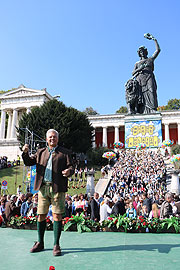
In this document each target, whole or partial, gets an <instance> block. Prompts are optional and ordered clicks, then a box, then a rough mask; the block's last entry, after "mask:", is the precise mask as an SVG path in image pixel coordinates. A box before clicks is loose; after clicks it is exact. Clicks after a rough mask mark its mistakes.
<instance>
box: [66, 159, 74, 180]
mask: <svg viewBox="0 0 180 270" xmlns="http://www.w3.org/2000/svg"><path fill="white" fill-rule="evenodd" d="M67 169H69V172H70V175H69V176H71V175H73V174H74V166H73V162H72V158H71V156H70V155H67Z"/></svg>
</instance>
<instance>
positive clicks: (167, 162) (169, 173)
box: [164, 157, 174, 191]
mask: <svg viewBox="0 0 180 270" xmlns="http://www.w3.org/2000/svg"><path fill="white" fill-rule="evenodd" d="M164 163H165V165H166V169H167V176H166V184H167V191H170V189H171V177H172V171H173V170H174V165H173V164H172V163H171V162H170V158H169V157H165V158H164Z"/></svg>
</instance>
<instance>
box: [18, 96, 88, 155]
mask: <svg viewBox="0 0 180 270" xmlns="http://www.w3.org/2000/svg"><path fill="white" fill-rule="evenodd" d="M25 127H27V128H28V129H29V130H30V131H33V132H34V133H36V134H37V135H38V136H40V137H41V138H44V139H45V137H46V132H47V130H48V129H51V128H53V129H55V130H57V131H58V132H59V145H61V146H64V147H66V148H68V149H71V150H72V151H73V152H76V153H82V152H84V153H86V152H87V150H88V149H90V148H91V139H92V131H93V128H92V127H91V126H90V123H89V121H88V118H87V116H86V115H85V114H84V113H82V112H80V111H78V110H76V109H74V108H72V107H66V106H65V105H64V104H63V103H62V102H59V101H57V100H56V99H53V100H50V101H48V102H46V103H44V104H43V105H42V106H41V107H35V108H33V109H32V111H31V113H29V114H26V113H25V114H23V116H22V118H21V119H20V121H19V128H25ZM18 139H19V140H20V142H21V145H24V132H22V131H21V130H20V129H19V137H18Z"/></svg>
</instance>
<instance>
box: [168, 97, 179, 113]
mask: <svg viewBox="0 0 180 270" xmlns="http://www.w3.org/2000/svg"><path fill="white" fill-rule="evenodd" d="M179 109H180V99H177V98H174V99H170V100H169V101H168V103H167V106H166V110H179Z"/></svg>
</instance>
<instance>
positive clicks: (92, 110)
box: [83, 107, 99, 115]
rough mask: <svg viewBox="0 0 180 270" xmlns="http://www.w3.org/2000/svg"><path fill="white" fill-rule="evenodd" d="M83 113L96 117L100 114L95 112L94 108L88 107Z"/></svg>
mask: <svg viewBox="0 0 180 270" xmlns="http://www.w3.org/2000/svg"><path fill="white" fill-rule="evenodd" d="M83 113H85V114H87V115H96V114H99V113H98V112H97V111H95V110H94V109H93V108H92V107H87V108H86V109H85V110H84V111H83Z"/></svg>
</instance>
